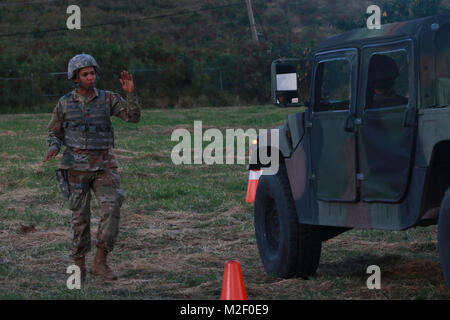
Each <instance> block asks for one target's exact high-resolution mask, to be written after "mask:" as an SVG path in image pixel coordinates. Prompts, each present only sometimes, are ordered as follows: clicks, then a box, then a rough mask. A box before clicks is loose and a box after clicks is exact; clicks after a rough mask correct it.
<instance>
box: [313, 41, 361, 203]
mask: <svg viewBox="0 0 450 320" xmlns="http://www.w3.org/2000/svg"><path fill="white" fill-rule="evenodd" d="M314 66H315V67H314V74H313V83H314V85H313V92H312V99H311V106H310V110H309V118H310V119H309V120H308V123H307V126H311V128H310V132H311V134H310V139H311V167H312V177H311V179H312V183H313V186H314V190H315V194H316V198H317V199H318V200H324V201H344V202H349V201H350V202H353V201H356V200H357V189H356V133H355V131H354V130H353V121H354V119H355V110H356V92H357V77H358V51H357V49H345V50H336V51H329V52H324V53H318V54H317V55H316V56H315V63H314Z"/></svg>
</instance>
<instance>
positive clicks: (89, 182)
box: [44, 54, 141, 281]
mask: <svg viewBox="0 0 450 320" xmlns="http://www.w3.org/2000/svg"><path fill="white" fill-rule="evenodd" d="M98 69H99V66H98V64H97V62H96V61H95V59H94V58H93V57H92V56H90V55H88V54H80V55H76V56H75V57H73V58H72V59H71V60H70V61H69V65H68V78H69V80H71V79H74V81H75V82H76V84H77V88H76V89H74V90H73V91H72V92H70V93H68V94H66V95H64V96H63V97H61V99H60V100H59V101H58V103H57V105H56V107H55V109H54V111H53V114H52V118H51V120H50V123H49V124H48V140H47V146H48V153H47V156H46V158H45V159H44V162H45V161H47V160H49V159H51V158H54V157H55V156H56V155H57V154H58V153H59V150H60V148H61V146H62V145H65V146H66V147H67V148H66V149H65V151H64V154H63V156H62V160H61V162H60V164H59V167H58V168H59V170H58V171H57V172H58V174H57V175H59V176H60V177H64V178H63V179H62V180H60V186H61V190H62V192H63V195H64V194H65V193H66V192H65V191H67V190H66V189H68V192H67V194H66V200H67V203H68V207H69V209H70V210H72V221H71V222H72V223H71V233H72V241H73V242H72V254H71V257H72V258H73V259H74V261H75V264H76V265H78V266H79V267H80V269H81V272H82V279H83V281H84V280H85V278H86V265H85V256H86V254H87V252H88V251H89V250H90V247H91V235H90V217H91V211H90V200H91V192H90V190H91V189H92V191H93V192H94V194H95V196H96V198H97V200H98V202H99V205H100V211H101V216H102V217H101V220H100V223H99V227H98V231H97V234H96V246H97V252H96V255H95V258H94V262H93V265H92V270H91V273H92V274H93V275H98V276H101V277H103V278H104V279H108V280H115V279H117V276H116V275H115V273H114V272H113V271H112V270H111V269H110V268H109V267H108V265H107V264H106V258H107V255H108V253H109V252H111V251H112V250H113V247H114V243H115V241H116V238H117V235H118V231H119V219H120V207H121V205H122V202H123V201H124V199H125V194H124V192H123V190H122V189H121V188H120V182H119V174H118V172H117V167H118V165H117V161H116V158H115V156H114V154H113V152H112V148H113V147H114V130H113V127H112V124H111V119H110V116H112V115H114V116H117V117H119V118H121V119H122V120H124V121H127V122H138V121H139V119H140V116H141V107H140V102H139V100H138V97H137V95H136V93H135V92H134V83H133V78H132V76H131V75H129V74H128V72H126V71H123V72H122V73H121V79H120V83H121V85H122V89H123V90H124V91H125V92H126V100H125V99H123V98H122V97H121V96H120V95H119V94H117V93H113V92H110V91H103V90H99V89H97V88H95V82H96V77H97V74H98ZM61 181H62V183H61ZM64 182H66V183H64Z"/></svg>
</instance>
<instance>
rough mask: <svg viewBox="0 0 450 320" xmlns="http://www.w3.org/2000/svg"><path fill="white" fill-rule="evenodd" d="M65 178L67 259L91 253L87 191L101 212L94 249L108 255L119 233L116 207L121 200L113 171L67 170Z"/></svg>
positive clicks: (89, 199)
mask: <svg viewBox="0 0 450 320" xmlns="http://www.w3.org/2000/svg"><path fill="white" fill-rule="evenodd" d="M67 178H68V183H69V188H70V196H69V200H68V207H69V209H70V210H72V221H71V235H72V254H71V257H72V258H79V257H82V256H84V255H86V253H87V252H89V250H90V249H91V228H90V226H91V206H90V202H91V189H92V191H93V192H94V194H95V197H96V198H97V200H98V204H99V206H100V212H101V219H100V223H99V226H98V230H97V234H96V246H97V247H103V248H105V249H106V251H108V252H109V251H112V250H113V247H114V243H115V242H116V239H117V235H118V233H119V220H120V207H121V206H122V202H123V201H124V200H125V194H124V192H123V190H122V189H121V188H120V181H119V174H118V172H117V170H116V169H105V170H100V171H92V172H89V171H74V170H68V171H67Z"/></svg>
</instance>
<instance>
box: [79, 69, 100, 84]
mask: <svg viewBox="0 0 450 320" xmlns="http://www.w3.org/2000/svg"><path fill="white" fill-rule="evenodd" d="M78 75H79V80H80V82H81V85H82V86H84V87H85V88H93V87H95V81H96V80H97V75H96V74H95V69H94V67H86V68H83V69H81V70H80V71H79V73H78ZM75 81H76V80H75Z"/></svg>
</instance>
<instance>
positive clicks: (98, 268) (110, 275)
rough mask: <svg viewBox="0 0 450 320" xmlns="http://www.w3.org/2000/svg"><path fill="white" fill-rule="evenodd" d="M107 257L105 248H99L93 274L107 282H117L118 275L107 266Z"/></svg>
mask: <svg viewBox="0 0 450 320" xmlns="http://www.w3.org/2000/svg"><path fill="white" fill-rule="evenodd" d="M107 256H108V252H107V251H106V250H105V249H104V248H103V247H99V248H97V252H96V253H95V258H94V263H93V264H92V269H91V273H92V274H93V275H95V276H100V277H102V278H103V279H105V280H117V275H116V274H115V273H114V272H113V271H112V270H111V269H110V268H109V267H108V265H107V264H106V258H107Z"/></svg>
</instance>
